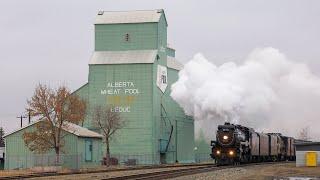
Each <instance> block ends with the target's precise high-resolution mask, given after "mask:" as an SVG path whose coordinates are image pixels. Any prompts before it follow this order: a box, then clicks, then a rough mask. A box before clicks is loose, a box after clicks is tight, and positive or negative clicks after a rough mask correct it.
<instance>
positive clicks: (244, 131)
mask: <svg viewBox="0 0 320 180" xmlns="http://www.w3.org/2000/svg"><path fill="white" fill-rule="evenodd" d="M294 140H295V139H294V138H292V137H287V136H283V135H282V134H280V133H258V132H255V131H254V129H252V128H248V127H245V126H241V125H236V124H230V123H225V124H224V125H219V126H218V130H217V133H216V141H211V146H212V149H211V150H212V151H211V152H212V153H211V157H212V158H213V159H215V161H216V164H217V165H224V164H240V163H249V162H262V161H284V160H295V150H294V145H293V143H294Z"/></svg>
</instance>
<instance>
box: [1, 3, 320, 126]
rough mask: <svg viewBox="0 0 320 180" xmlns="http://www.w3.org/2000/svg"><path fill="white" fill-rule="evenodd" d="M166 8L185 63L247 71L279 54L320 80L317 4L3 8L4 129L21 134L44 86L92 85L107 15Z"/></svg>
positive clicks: (171, 38)
mask: <svg viewBox="0 0 320 180" xmlns="http://www.w3.org/2000/svg"><path fill="white" fill-rule="evenodd" d="M160 8H162V9H164V10H165V13H166V17H167V21H168V24H169V27H168V43H169V44H170V45H171V46H172V47H174V48H175V49H176V55H177V58H178V59H179V60H180V61H181V62H187V61H188V60H189V59H190V58H191V57H192V56H193V55H194V54H195V53H198V52H202V53H203V54H204V55H205V56H206V57H207V58H208V59H211V60H213V61H214V63H216V64H222V63H224V62H227V61H230V60H232V61H236V62H238V63H239V62H241V61H242V60H243V58H244V57H245V56H246V55H247V54H248V53H249V52H250V51H251V50H252V49H254V48H256V47H265V46H272V47H274V48H277V49H279V50H280V51H281V52H283V53H285V54H286V55H287V56H288V57H289V58H291V59H293V60H295V61H299V62H305V63H307V64H308V65H309V66H310V67H311V69H312V70H313V72H314V73H316V74H318V75H320V61H319V60H320V51H319V47H320V46H319V45H320V20H319V18H320V1H316V0H314V1H312V0H308V1H304V0H300V1H296V0H265V1H261V0H251V1H248V0H241V1H239V0H234V1H225V0H221V1H214V0H201V1H200V0H198V1H196V0H188V1H187V0H158V1H154V0H130V1H129V0H86V1H84V0H51V1H49V0H47V1H45V0H1V1H0V86H1V88H0V107H1V108H0V126H3V127H4V128H5V130H6V131H7V132H8V131H12V130H13V129H16V128H18V127H19V120H18V119H17V118H16V116H18V115H20V114H21V113H23V112H24V111H25V107H26V100H27V99H28V98H29V97H30V96H31V95H32V94H33V90H34V87H35V86H36V85H37V84H38V83H39V82H42V83H46V84H48V85H51V86H57V85H60V84H63V85H67V86H69V87H70V88H71V89H72V90H75V89H77V88H78V87H79V86H81V85H83V84H84V83H85V82H86V81H87V76H88V61H89V58H90V56H91V55H92V52H93V43H94V39H93V37H94V36H93V35H94V34H93V28H94V27H93V22H94V19H95V16H96V14H97V12H98V11H99V10H106V11H108V10H143V9H160Z"/></svg>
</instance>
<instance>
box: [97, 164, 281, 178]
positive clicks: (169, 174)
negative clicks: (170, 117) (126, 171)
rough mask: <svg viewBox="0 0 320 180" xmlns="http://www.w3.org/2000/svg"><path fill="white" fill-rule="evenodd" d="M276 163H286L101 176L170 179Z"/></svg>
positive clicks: (206, 167)
mask: <svg viewBox="0 0 320 180" xmlns="http://www.w3.org/2000/svg"><path fill="white" fill-rule="evenodd" d="M277 163H286V162H263V163H249V164H241V165H237V166H233V165H232V166H231V165H230V166H216V165H207V166H202V167H196V168H195V167H193V168H192V167H190V168H185V169H175V170H165V171H158V172H150V173H141V174H134V175H126V176H119V177H110V178H103V179H104V180H144V179H152V180H158V179H170V178H176V177H180V176H187V175H192V174H199V173H205V172H212V171H217V170H222V169H228V168H237V167H245V166H254V165H266V164H277Z"/></svg>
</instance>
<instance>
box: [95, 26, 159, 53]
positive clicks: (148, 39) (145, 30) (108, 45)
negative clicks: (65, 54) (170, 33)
mask: <svg viewBox="0 0 320 180" xmlns="http://www.w3.org/2000/svg"><path fill="white" fill-rule="evenodd" d="M126 34H129V41H126V40H125V36H126ZM157 42H158V36H157V23H144V24H115V25H95V51H125V50H143V49H157V48H158V47H157V45H158V44H157Z"/></svg>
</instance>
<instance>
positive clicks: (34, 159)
mask: <svg viewBox="0 0 320 180" xmlns="http://www.w3.org/2000/svg"><path fill="white" fill-rule="evenodd" d="M81 157H82V156H81V155H80V154H61V155H59V157H57V156H56V155H55V154H53V155H52V154H37V155H30V156H18V155H17V156H6V159H5V160H6V161H5V168H6V169H25V168H33V167H48V166H61V167H66V168H69V169H79V168H80V167H81V161H82V159H81Z"/></svg>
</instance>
